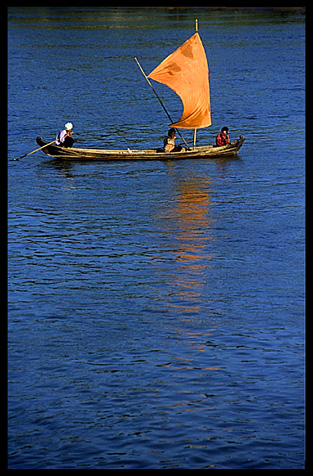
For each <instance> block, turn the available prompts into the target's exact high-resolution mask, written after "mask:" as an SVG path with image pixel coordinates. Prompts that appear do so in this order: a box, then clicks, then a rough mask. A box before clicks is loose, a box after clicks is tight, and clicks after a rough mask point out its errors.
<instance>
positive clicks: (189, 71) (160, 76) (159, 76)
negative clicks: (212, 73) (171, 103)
mask: <svg viewBox="0 0 313 476" xmlns="http://www.w3.org/2000/svg"><path fill="white" fill-rule="evenodd" d="M148 78H151V79H154V80H155V81H158V82H159V83H162V84H166V85H167V86H168V87H169V88H171V89H173V91H175V93H176V94H178V96H179V97H180V98H181V100H182V102H183V105H184V112H183V115H182V117H181V118H180V120H179V121H178V122H175V123H174V124H171V126H173V127H177V128H180V129H201V128H202V127H208V126H210V125H211V107H210V89H209V68H208V62H207V59H206V55H205V51H204V48H203V45H202V42H201V39H200V36H199V34H198V33H195V34H194V35H193V36H192V37H191V38H189V40H187V41H186V42H185V43H184V44H183V45H182V46H180V47H179V48H178V49H177V50H176V51H174V53H172V54H171V55H169V56H168V57H167V58H165V60H163V61H162V63H160V64H159V66H157V67H156V68H155V69H154V70H153V71H152V72H151V73H150V74H149V76H148Z"/></svg>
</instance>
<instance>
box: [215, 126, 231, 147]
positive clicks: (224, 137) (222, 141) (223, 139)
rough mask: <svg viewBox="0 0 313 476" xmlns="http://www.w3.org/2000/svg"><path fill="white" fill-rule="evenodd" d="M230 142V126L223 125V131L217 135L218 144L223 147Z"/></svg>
mask: <svg viewBox="0 0 313 476" xmlns="http://www.w3.org/2000/svg"><path fill="white" fill-rule="evenodd" d="M229 143H230V140H229V133H228V127H223V128H222V129H221V132H220V133H219V134H218V135H217V137H216V145H218V146H219V147H221V146H223V145H227V144H229Z"/></svg>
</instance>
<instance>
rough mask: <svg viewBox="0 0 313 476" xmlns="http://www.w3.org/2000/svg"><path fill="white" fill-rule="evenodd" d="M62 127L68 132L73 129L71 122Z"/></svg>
mask: <svg viewBox="0 0 313 476" xmlns="http://www.w3.org/2000/svg"><path fill="white" fill-rule="evenodd" d="M64 127H65V130H66V131H70V130H71V129H73V124H72V123H71V122H67V123H66V124H65V126H64Z"/></svg>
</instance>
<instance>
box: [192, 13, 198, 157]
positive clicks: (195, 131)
mask: <svg viewBox="0 0 313 476" xmlns="http://www.w3.org/2000/svg"><path fill="white" fill-rule="evenodd" d="M196 33H198V20H197V18H196ZM196 140H197V129H195V130H194V133H193V148H194V149H195V148H196Z"/></svg>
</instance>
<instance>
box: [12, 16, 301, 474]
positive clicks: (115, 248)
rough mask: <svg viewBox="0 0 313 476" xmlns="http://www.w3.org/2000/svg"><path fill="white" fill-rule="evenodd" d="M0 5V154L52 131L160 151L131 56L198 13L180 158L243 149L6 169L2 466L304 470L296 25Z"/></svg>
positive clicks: (176, 38) (185, 31)
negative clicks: (4, 119)
mask: <svg viewBox="0 0 313 476" xmlns="http://www.w3.org/2000/svg"><path fill="white" fill-rule="evenodd" d="M8 13H9V20H8V121H9V122H8V132H9V138H8V152H9V154H8V155H9V159H12V158H14V157H19V156H21V155H23V154H25V153H27V152H30V151H32V150H34V149H35V148H36V142H35V138H36V137H37V135H41V136H43V137H44V138H45V139H46V140H48V141H52V140H53V139H54V137H55V134H56V133H57V132H58V130H59V129H60V128H61V127H62V126H63V124H64V123H65V122H67V121H69V120H70V121H71V122H73V123H74V132H75V136H74V137H75V138H77V145H78V146H80V147H97V148H127V147H130V148H135V147H136V148H140V147H150V146H153V147H159V146H160V145H161V144H162V139H163V137H164V135H165V134H166V132H167V126H168V120H167V117H166V116H165V114H164V112H163V111H162V109H161V108H160V105H159V104H158V102H157V100H156V98H155V97H154V96H153V94H152V93H151V91H150V90H149V86H148V85H147V84H146V82H145V80H144V78H143V77H142V75H141V73H140V71H139V69H138V67H137V65H136V63H135V61H134V59H133V58H134V56H137V57H138V59H139V60H140V62H141V64H142V66H143V68H144V69H145V70H146V72H147V73H149V72H150V71H151V70H152V69H153V68H154V67H155V66H156V65H157V64H158V63H159V62H160V61H161V60H162V59H163V58H164V57H165V56H166V55H168V54H169V53H171V52H172V51H173V50H174V49H175V48H176V47H178V46H179V45H180V44H181V43H182V42H183V41H185V40H186V39H187V38H189V37H190V36H191V35H192V34H193V33H194V19H195V18H198V19H199V32H200V35H201V38H202V41H203V44H204V46H205V49H206V52H207V56H208V61H209V70H210V87H211V103H212V126H211V127H210V128H208V129H204V130H201V131H198V134H197V138H198V144H199V145H205V144H209V143H213V142H214V138H215V136H216V134H217V133H218V132H219V130H220V128H221V127H222V126H224V125H228V127H229V129H230V136H231V139H235V138H237V137H239V135H240V134H244V135H245V137H246V142H245V143H244V145H243V147H242V149H241V150H240V154H239V156H238V158H235V159H216V160H199V159H196V160H186V161H166V162H162V161H155V162H145V161H143V162H124V163H123V162H110V163H101V162H98V163H97V162H95V163H62V162H58V161H56V160H54V159H51V158H49V157H47V156H46V155H44V154H43V153H42V152H37V153H35V154H34V155H30V156H28V157H26V158H24V159H22V160H21V161H19V162H17V161H15V162H13V161H11V160H8V185H9V188H8V214H9V221H8V239H9V245H8V258H9V266H8V274H9V280H8V289H9V292H8V298H9V304H8V310H9V313H8V437H9V438H8V467H9V468H12V469H132V468H137V469H175V468H180V469H193V468H201V469H208V468H215V469H253V468H254V469H296V468H300V469H301V468H304V465H305V450H304V174H305V172H304V138H305V135H304V134H305V126H304V87H305V84H304V83H305V80H304V71H305V60H304V39H305V29H304V15H303V14H301V13H289V14H286V13H279V12H275V13H272V12H269V11H264V12H263V11H261V12H259V11H258V12H247V11H231V12H227V11H210V10H201V9H199V10H197V9H195V10H192V9H182V10H164V9H150V8H149V9H137V8H134V9H114V8H108V9H105V8H102V9H96V8H75V10H73V9H70V8H67V9H66V8H65V9H62V10H60V9H59V8H30V7H28V8H10V9H9V12H8ZM156 89H157V90H158V92H159V93H160V95H161V96H162V98H163V99H164V102H165V103H166V106H167V108H168V110H169V111H170V114H171V115H172V116H173V117H174V119H175V120H177V119H179V117H180V114H181V112H182V106H181V102H180V100H179V98H178V97H177V96H176V95H175V93H173V92H172V91H170V90H168V89H167V88H165V87H163V86H162V85H159V84H156ZM183 134H184V136H185V138H186V139H187V141H189V142H190V143H192V137H193V132H192V131H185V132H183Z"/></svg>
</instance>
